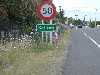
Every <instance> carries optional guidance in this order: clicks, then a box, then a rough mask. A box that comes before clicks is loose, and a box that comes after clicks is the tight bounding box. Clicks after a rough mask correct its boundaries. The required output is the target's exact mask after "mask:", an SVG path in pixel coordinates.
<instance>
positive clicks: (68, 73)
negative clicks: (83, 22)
mask: <svg viewBox="0 0 100 75" xmlns="http://www.w3.org/2000/svg"><path fill="white" fill-rule="evenodd" d="M66 57H67V59H66V61H65V64H64V68H63V69H64V71H63V75H100V29H91V28H89V29H77V30H73V32H72V37H71V44H70V46H69V48H68V55H67V56H66Z"/></svg>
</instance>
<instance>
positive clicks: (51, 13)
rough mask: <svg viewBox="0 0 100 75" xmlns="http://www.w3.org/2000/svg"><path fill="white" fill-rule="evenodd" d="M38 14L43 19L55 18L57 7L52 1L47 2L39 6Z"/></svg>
mask: <svg viewBox="0 0 100 75" xmlns="http://www.w3.org/2000/svg"><path fill="white" fill-rule="evenodd" d="M37 15H38V17H39V18H40V19H43V20H50V19H53V18H54V17H55V16H56V8H55V6H54V5H53V4H52V3H48V2H45V3H43V4H41V5H38V6H37Z"/></svg>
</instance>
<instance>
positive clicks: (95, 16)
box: [95, 9, 98, 27]
mask: <svg viewBox="0 0 100 75" xmlns="http://www.w3.org/2000/svg"><path fill="white" fill-rule="evenodd" d="M95 10H96V12H97V11H98V9H95ZM96 12H95V27H96V26H97V25H96Z"/></svg>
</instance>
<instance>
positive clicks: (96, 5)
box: [53, 0, 100, 20]
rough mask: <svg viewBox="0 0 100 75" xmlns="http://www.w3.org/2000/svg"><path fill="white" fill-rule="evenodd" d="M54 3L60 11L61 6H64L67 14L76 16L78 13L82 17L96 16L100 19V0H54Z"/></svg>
mask: <svg viewBox="0 0 100 75" xmlns="http://www.w3.org/2000/svg"><path fill="white" fill-rule="evenodd" d="M53 3H54V4H55V6H56V7H57V11H59V6H62V8H63V9H64V11H65V16H68V17H73V18H75V14H77V15H78V18H80V19H83V18H84V16H85V17H86V20H89V19H92V20H94V19H95V17H96V19H97V20H100V0H53ZM96 9H97V11H96Z"/></svg>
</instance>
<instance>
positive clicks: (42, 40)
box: [42, 20, 44, 42]
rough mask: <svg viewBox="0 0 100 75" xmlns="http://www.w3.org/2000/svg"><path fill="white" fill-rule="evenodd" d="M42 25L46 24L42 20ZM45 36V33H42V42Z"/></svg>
mask: <svg viewBox="0 0 100 75" xmlns="http://www.w3.org/2000/svg"><path fill="white" fill-rule="evenodd" d="M42 24H44V21H43V20H42ZM43 35H44V34H43V32H42V42H43V40H44V39H43V38H44V36H43Z"/></svg>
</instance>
